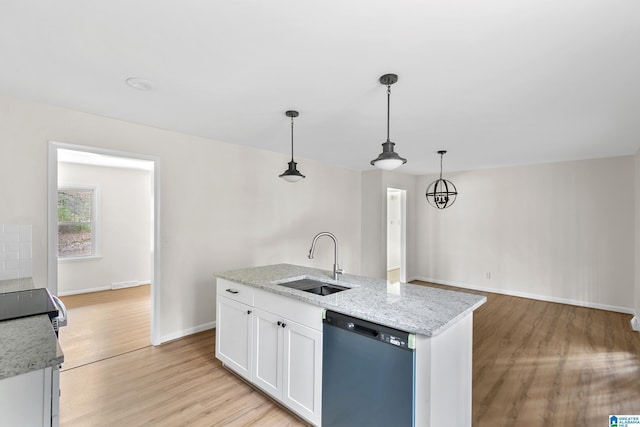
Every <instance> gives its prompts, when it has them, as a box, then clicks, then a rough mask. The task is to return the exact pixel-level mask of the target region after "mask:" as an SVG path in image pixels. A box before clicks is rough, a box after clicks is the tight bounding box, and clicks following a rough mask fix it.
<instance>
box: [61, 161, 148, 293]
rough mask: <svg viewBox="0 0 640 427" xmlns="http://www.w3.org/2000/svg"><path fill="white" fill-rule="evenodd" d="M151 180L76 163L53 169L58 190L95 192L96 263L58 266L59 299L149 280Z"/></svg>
mask: <svg viewBox="0 0 640 427" xmlns="http://www.w3.org/2000/svg"><path fill="white" fill-rule="evenodd" d="M151 177H152V173H151V172H149V171H142V170H134V169H123V168H115V167H102V166H89V165H80V164H75V163H62V162H61V163H59V164H58V185H59V186H63V185H67V184H68V185H85V186H86V185H90V186H97V187H98V189H99V192H98V194H99V197H100V200H98V202H97V205H98V209H99V212H98V219H99V231H100V239H99V246H100V248H99V250H100V257H99V258H90V259H80V260H62V261H59V262H58V294H60V295H68V294H72V293H79V292H90V291H95V290H101V289H110V288H111V286H112V284H117V283H122V282H141V283H149V279H150V278H151V270H150V266H151V197H152V195H151Z"/></svg>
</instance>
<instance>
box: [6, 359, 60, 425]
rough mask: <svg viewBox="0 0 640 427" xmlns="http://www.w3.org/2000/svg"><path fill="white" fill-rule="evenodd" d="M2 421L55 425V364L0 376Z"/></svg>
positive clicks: (7, 422) (15, 423)
mask: <svg viewBox="0 0 640 427" xmlns="http://www.w3.org/2000/svg"><path fill="white" fill-rule="evenodd" d="M47 384H48V387H47ZM0 425H3V426H5V425H6V426H30V427H36V426H37V427H39V426H47V427H49V426H51V368H45V369H38V370H36V371H31V372H28V373H26V374H22V375H17V376H15V377H10V378H6V379H3V380H0Z"/></svg>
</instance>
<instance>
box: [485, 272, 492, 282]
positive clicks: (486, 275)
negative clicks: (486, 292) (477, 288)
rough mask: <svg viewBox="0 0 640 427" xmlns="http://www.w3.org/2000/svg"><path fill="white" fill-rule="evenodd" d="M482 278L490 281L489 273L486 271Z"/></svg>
mask: <svg viewBox="0 0 640 427" xmlns="http://www.w3.org/2000/svg"><path fill="white" fill-rule="evenodd" d="M484 278H485V279H487V280H491V272H490V271H487V272H486V273H484Z"/></svg>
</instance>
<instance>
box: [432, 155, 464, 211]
mask: <svg viewBox="0 0 640 427" xmlns="http://www.w3.org/2000/svg"><path fill="white" fill-rule="evenodd" d="M446 153H447V152H446V150H440V151H438V154H440V178H438V179H436V180H435V181H433V182H432V183H431V184H430V185H429V187H428V188H427V194H426V196H427V201H428V202H429V204H430V205H431V206H433V207H434V208H438V209H445V208H448V207H449V206H451V205H453V202H455V201H456V197H457V196H458V190H456V186H455V185H453V182H451V181H447V180H446V179H442V157H443V156H444V155H445V154H446Z"/></svg>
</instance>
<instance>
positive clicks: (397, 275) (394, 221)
mask: <svg viewBox="0 0 640 427" xmlns="http://www.w3.org/2000/svg"><path fill="white" fill-rule="evenodd" d="M406 207H407V191H406V190H403V189H399V188H391V187H389V188H387V280H389V281H390V282H403V283H404V282H406V281H407V262H406V257H407V254H406V246H407V245H406V240H407V227H406V222H407V221H406V218H407V214H406V212H407V208H406Z"/></svg>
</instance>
